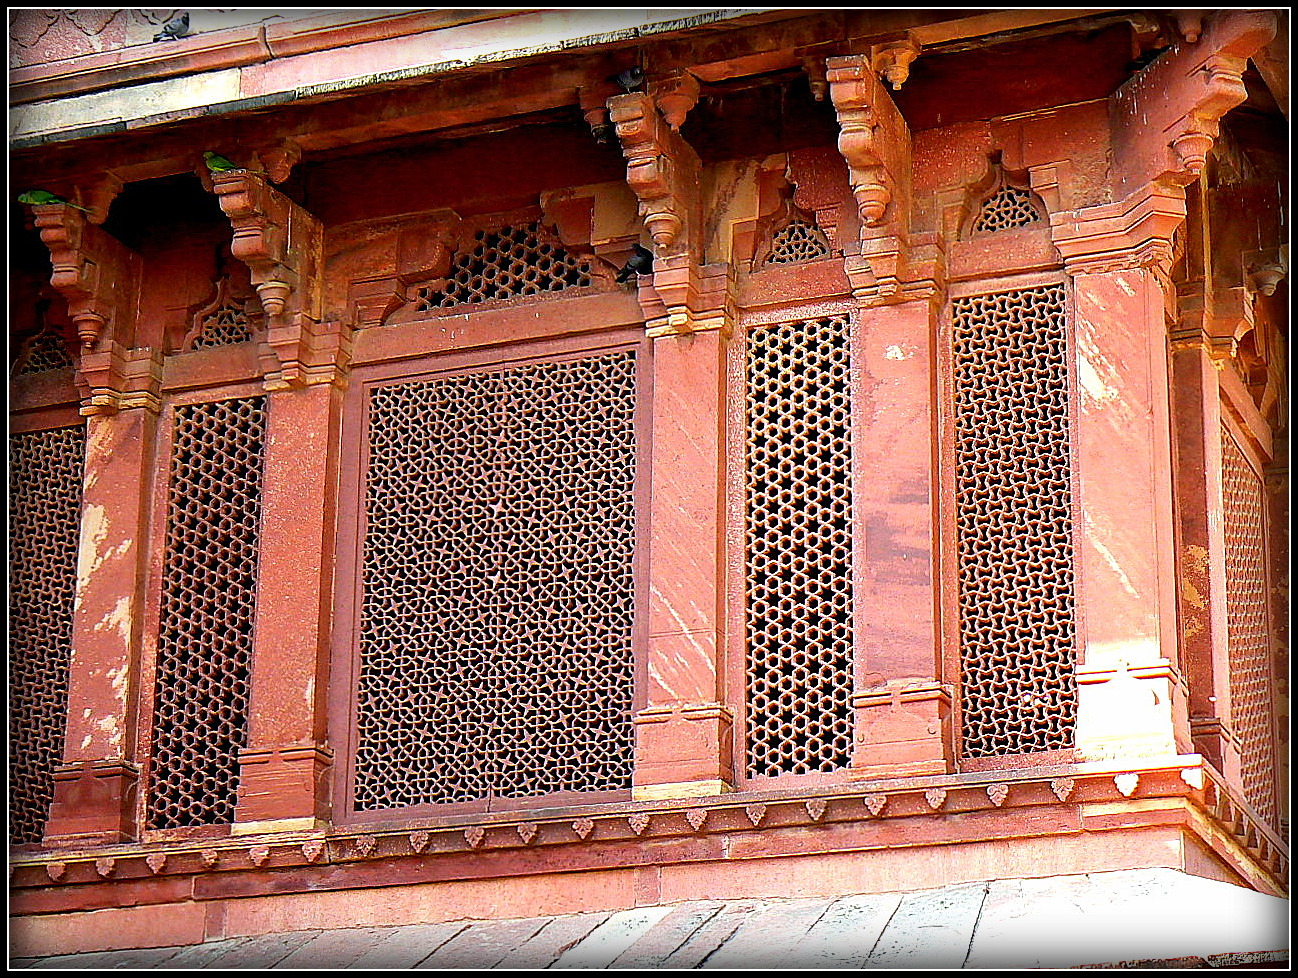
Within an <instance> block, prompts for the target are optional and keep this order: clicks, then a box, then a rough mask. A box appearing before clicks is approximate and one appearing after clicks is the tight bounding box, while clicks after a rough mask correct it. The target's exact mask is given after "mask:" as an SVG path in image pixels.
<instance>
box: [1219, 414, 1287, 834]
mask: <svg viewBox="0 0 1298 978" xmlns="http://www.w3.org/2000/svg"><path fill="white" fill-rule="evenodd" d="M1221 460H1222V465H1221V474H1222V504H1223V509H1224V515H1225V519H1224V520H1223V529H1224V530H1225V538H1226V631H1227V645H1228V648H1229V656H1230V670H1229V671H1230V713H1231V721H1232V726H1233V728H1234V731H1235V735H1236V736H1237V737H1238V738H1239V741H1240V768H1241V780H1242V781H1243V785H1242V787H1243V791H1244V798H1245V800H1247V801H1248V803H1249V804H1250V805H1252V806H1253V807H1254V808H1255V809H1256V810H1257V812H1258V814H1259V815H1261V816H1262V817H1263V818H1265V819H1266V820H1267V821H1268V822H1270V823H1271V824H1272V825H1275V824H1276V797H1275V796H1276V774H1275V746H1274V734H1273V730H1272V724H1273V714H1272V711H1271V695H1272V689H1271V669H1270V663H1269V657H1270V652H1271V648H1270V645H1271V643H1270V637H1269V629H1268V628H1267V594H1266V556H1265V545H1264V543H1263V534H1264V527H1265V522H1264V521H1265V515H1264V503H1263V496H1262V481H1261V480H1260V479H1259V478H1258V477H1257V474H1256V473H1255V472H1254V471H1253V467H1252V466H1251V465H1250V464H1249V462H1248V459H1246V458H1245V457H1244V453H1243V452H1242V451H1241V450H1240V448H1239V445H1237V444H1236V442H1235V439H1234V436H1232V435H1231V433H1230V431H1229V430H1227V429H1226V428H1225V427H1224V426H1223V428H1222V432H1221Z"/></svg>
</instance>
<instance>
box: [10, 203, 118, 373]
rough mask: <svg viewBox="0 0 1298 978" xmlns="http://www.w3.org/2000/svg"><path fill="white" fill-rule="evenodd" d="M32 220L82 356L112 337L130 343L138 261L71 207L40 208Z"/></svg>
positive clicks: (110, 236) (36, 207) (38, 206)
mask: <svg viewBox="0 0 1298 978" xmlns="http://www.w3.org/2000/svg"><path fill="white" fill-rule="evenodd" d="M32 214H33V216H34V217H35V223H36V227H37V229H38V230H39V232H40V236H41V241H43V242H44V243H45V246H46V247H47V248H48V249H49V251H50V261H51V263H52V264H53V266H54V273H53V275H51V277H50V284H51V285H52V286H53V287H54V288H55V289H56V290H57V291H58V292H59V293H60V294H61V295H62V296H63V298H64V299H65V300H66V301H67V305H68V315H69V316H70V317H71V318H72V321H73V323H74V324H75V326H76V331H77V338H78V339H79V340H80V342H81V349H82V354H83V356H84V355H85V354H87V353H90V352H92V351H93V350H94V349H95V348H96V347H97V346H100V345H101V343H102V342H107V339H108V337H109V336H111V335H112V334H113V333H116V334H118V338H123V339H126V340H127V342H128V343H129V342H130V336H129V334H130V332H131V331H130V328H129V327H130V325H131V324H130V323H129V322H128V321H127V320H128V318H129V316H130V315H131V313H132V310H133V309H134V304H135V295H136V292H137V290H138V288H139V282H140V257H139V255H137V254H136V253H135V252H133V251H132V250H131V249H130V248H128V247H126V245H124V244H122V243H121V242H120V241H118V240H117V239H116V238H114V237H113V236H112V235H110V234H108V232H106V231H103V230H101V229H100V228H98V227H96V226H95V225H94V223H93V222H92V221H91V219H90V217H91V216H90V215H89V214H86V213H85V212H84V211H82V210H79V209H77V208H75V207H73V206H71V205H69V204H38V205H36V206H34V207H32Z"/></svg>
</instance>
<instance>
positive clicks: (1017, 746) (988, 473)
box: [952, 286, 1077, 757]
mask: <svg viewBox="0 0 1298 978" xmlns="http://www.w3.org/2000/svg"><path fill="white" fill-rule="evenodd" d="M952 312H953V316H952V320H953V322H952V325H953V330H954V336H953V345H954V364H953V366H954V380H955V399H956V406H955V437H956V447H955V454H956V541H957V552H958V553H957V561H958V568H959V617H960V669H961V687H962V694H961V695H962V701H961V715H962V743H963V751H964V755H965V756H966V757H990V756H997V755H1003V754H1019V753H1029V752H1037V751H1048V750H1060V749H1066V748H1069V747H1072V746H1073V744H1074V733H1075V728H1076V714H1077V690H1076V679H1075V676H1074V666H1075V657H1076V653H1075V650H1074V628H1075V618H1074V593H1073V539H1072V533H1073V524H1072V502H1071V497H1072V493H1071V487H1070V465H1069V421H1068V337H1067V325H1066V317H1065V305H1064V289H1063V286H1046V287H1041V288H1033V289H1020V290H1016V291H1009V292H998V293H996V294H993V295H982V296H971V297H967V298H958V299H955V300H954V301H953V308H952Z"/></svg>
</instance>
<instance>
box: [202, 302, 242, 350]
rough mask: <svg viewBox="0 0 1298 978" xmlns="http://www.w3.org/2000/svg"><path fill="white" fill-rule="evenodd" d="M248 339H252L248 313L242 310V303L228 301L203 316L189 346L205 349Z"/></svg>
mask: <svg viewBox="0 0 1298 978" xmlns="http://www.w3.org/2000/svg"><path fill="white" fill-rule="evenodd" d="M250 339H252V327H251V326H249V325H248V314H247V313H246V312H245V311H244V308H243V305H242V304H241V303H237V302H229V303H226V304H225V305H224V306H222V307H221V308H219V309H216V310H214V311H213V312H211V313H209V314H208V315H207V316H206V317H205V318H204V320H203V324H202V326H201V328H200V329H199V331H198V335H197V336H195V337H194V342H193V344H192V347H191V348H192V349H195V350H206V349H210V348H212V347H214V346H229V345H231V344H233V343H246V342H248V340H250Z"/></svg>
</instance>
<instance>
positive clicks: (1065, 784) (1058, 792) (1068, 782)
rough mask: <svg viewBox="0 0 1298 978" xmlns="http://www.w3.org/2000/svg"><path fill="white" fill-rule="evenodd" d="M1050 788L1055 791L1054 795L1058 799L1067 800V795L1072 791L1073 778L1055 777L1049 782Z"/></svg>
mask: <svg viewBox="0 0 1298 978" xmlns="http://www.w3.org/2000/svg"><path fill="white" fill-rule="evenodd" d="M1050 790H1051V791H1053V792H1054V793H1055V797H1056V798H1058V799H1059V800H1060V801H1067V800H1068V797H1069V795H1071V794H1072V793H1073V779H1072V778H1055V779H1054V780H1053V781H1051V782H1050Z"/></svg>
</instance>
